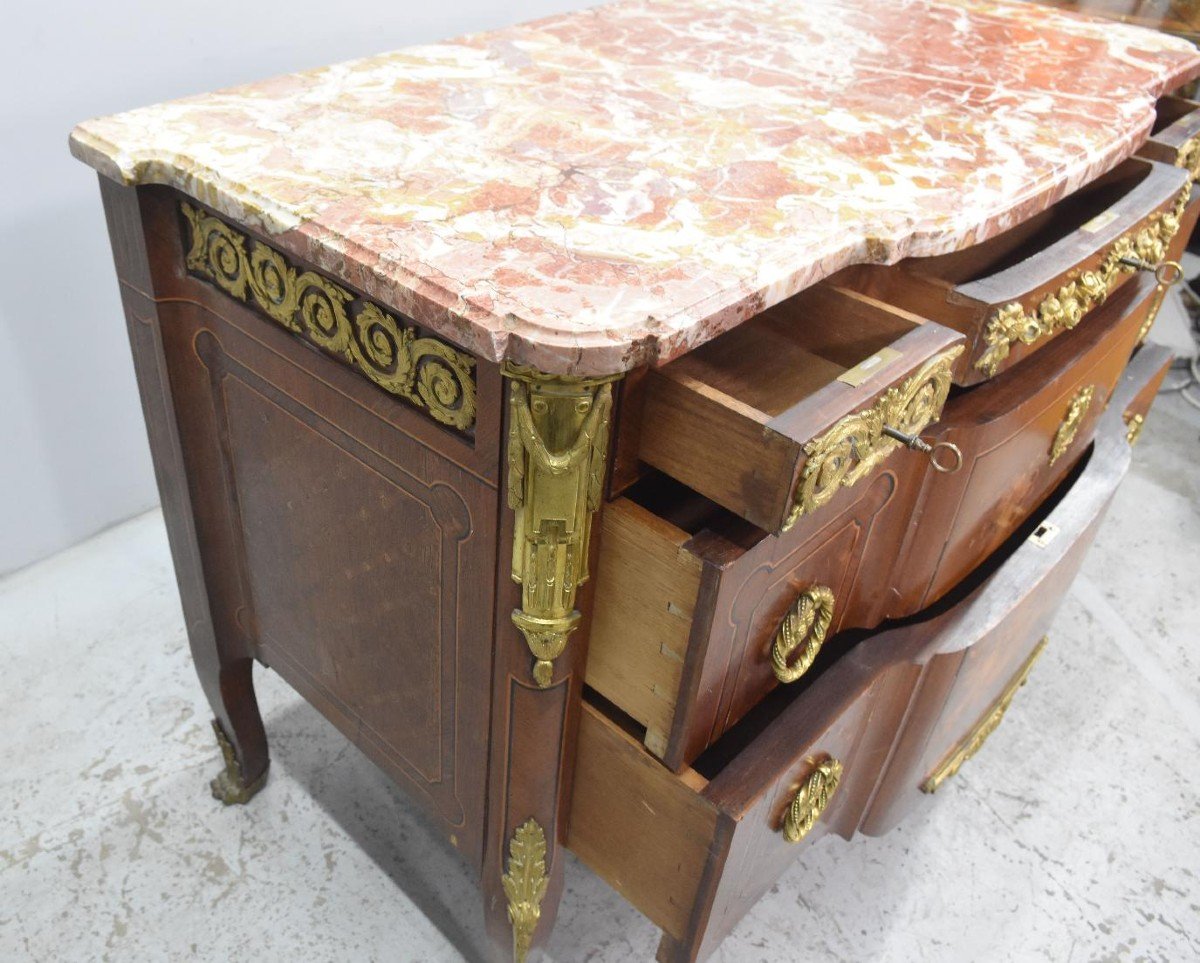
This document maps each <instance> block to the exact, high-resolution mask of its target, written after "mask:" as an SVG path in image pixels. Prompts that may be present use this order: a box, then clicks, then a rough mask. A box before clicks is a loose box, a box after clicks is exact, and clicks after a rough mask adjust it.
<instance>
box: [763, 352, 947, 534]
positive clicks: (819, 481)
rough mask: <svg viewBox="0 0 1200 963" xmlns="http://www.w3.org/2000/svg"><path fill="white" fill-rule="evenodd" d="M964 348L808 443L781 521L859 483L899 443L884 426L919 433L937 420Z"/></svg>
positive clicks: (788, 523) (786, 526) (793, 519)
mask: <svg viewBox="0 0 1200 963" xmlns="http://www.w3.org/2000/svg"><path fill="white" fill-rule="evenodd" d="M964 350H965V349H964V348H963V346H962V345H959V346H957V347H954V348H951V349H950V350H949V351H943V352H942V353H941V354H937V355H934V357H932V358H930V359H929V360H928V361H926V362H925V364H923V365H922V366H921V367H920V368H919V369H918V370H917V372H916V373H915V374H913V375H911V376H910V377H909V378H907V379H906V380H905V381H904V382H903V383H901V384H900V385H897V386H895V387H892V388H889V389H888V390H887V391H885V392H884V393H883V394H882V395H880V396H879V397H878V398H877V399H876V400H875V403H874V404H873V405H872V406H871V407H870V408H867V409H866V410H865V411H860V412H857V413H855V414H852V415H847V416H846V417H845V418H843V419H842V420H841V421H839V422H838V423H837V424H835V425H834V426H833V427H832V428H830V429H829V431H827V432H825V434H823V435H821V436H820V437H819V438H814V439H813V440H812V441H810V442H809V443H808V444H806V445H805V446H804V452H805V454H806V455H807V456H808V457H807V459H805V462H804V468H803V469H802V470H801V472H800V479H799V481H798V482H797V483H796V491H795V494H794V495H793V497H792V510H791V512H790V514H789V515H788V518H787V521H786V522H785V523H784V525H783V530H784V531H785V532H786V531H787V530H788V529H790V528H791V527H792V526H793V525H795V524H796V522H797V521H798V520H799V519H800V518H801V517H802V516H804V515H809V514H811V513H812V512H815V511H816V510H817V509H818V508H820V507H821V506H822V505H825V504H826V503H828V502H829V501H830V499H832V498H833V496H834V495H836V494H837V493H838V489H840V488H849V487H850V486H852V485H855V484H857V483H858V482H859V481H861V480H862V479H863V478H864V477H866V476H867V475H868V474H870V473H871V472H872V471H873V470H874V469H875V467H876V466H877V465H878V464H879V463H880V462H882V461H883V460H884V459H885V458H886V457H887V456H888V455H890V454H891V453H892V452H893V451H895V450H896V449H897V448H899V447H901V444H900V442H898V441H896V440H895V439H894V438H891V437H889V436H888V435H886V434H884V431H883V429H884V428H892V429H895V430H898V431H900V432H902V433H904V434H906V435H917V434H919V433H920V432H921V431H922V430H923V429H924V428H925V427H926V426H927V425H929V424H930V423H931V422H934V421H936V420H937V419H938V417H939V416H940V415H941V413H942V408H943V406H944V405H945V404H946V396H947V395H948V394H949V393H950V373H951V368H952V367H953V364H954V359H955V358H957V357H958V356H959V355H960V354H962V353H963V351H964Z"/></svg>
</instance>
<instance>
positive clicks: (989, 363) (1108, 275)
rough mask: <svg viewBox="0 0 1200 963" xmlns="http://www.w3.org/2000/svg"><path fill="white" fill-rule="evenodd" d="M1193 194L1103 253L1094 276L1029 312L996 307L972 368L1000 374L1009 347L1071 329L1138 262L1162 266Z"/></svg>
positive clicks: (1086, 274)
mask: <svg viewBox="0 0 1200 963" xmlns="http://www.w3.org/2000/svg"><path fill="white" fill-rule="evenodd" d="M1191 191H1192V185H1191V183H1190V182H1189V183H1188V185H1187V187H1185V188H1184V189H1183V190H1182V191H1181V192H1180V193H1179V195H1178V197H1176V198H1175V203H1174V205H1172V207H1171V209H1170V210H1169V211H1163V212H1162V213H1161V214H1156V215H1155V216H1154V217H1152V218H1151V219H1150V223H1148V224H1147V225H1146V226H1145V227H1144V228H1142V229H1141V230H1140V231H1138V232H1137V233H1136V234H1126V235H1123V236H1122V237H1119V238H1117V240H1115V241H1114V242H1113V243H1112V246H1111V247H1110V248H1109V249H1108V250H1107V251H1105V252H1104V257H1103V258H1102V259H1101V261H1100V264H1099V266H1098V267H1097V268H1096V269H1095V270H1094V271H1084V272H1083V273H1082V274H1080V275H1079V276H1078V277H1077V278H1075V279H1074V280H1072V281H1069V282H1068V283H1066V284H1064V285H1062V286H1061V287H1060V288H1059V289H1058V290H1057V291H1054V292H1052V293H1050V294H1047V295H1046V296H1045V297H1044V298H1042V300H1041V301H1039V302H1038V303H1037V306H1036V307H1034V308H1031V309H1030V310H1028V311H1027V310H1026V309H1025V307H1024V306H1023V305H1022V304H1021V303H1020V302H1019V301H1013V302H1012V303H1010V304H1006V305H1004V307H1002V308H1000V309H999V310H998V311H997V312H996V313H995V314H994V315H993V316H992V317H991V319H990V320H989V321H988V323H987V327H986V329H985V330H984V334H983V338H984V342H985V343H986V344H987V350H986V351H984V352H983V354H981V355H980V356H979V359H978V360H977V361H976V362H975V367H976V369H978V370H979V371H982V372H983V373H984V374H985V375H987V376H988V377H989V378H990V377H992V376H993V375H995V374H996V372H997V371H999V370H1000V365H1001V364H1002V363H1003V362H1004V359H1005V358H1007V357H1008V355H1009V352H1010V351H1012V347H1013V345H1015V344H1017V343H1018V342H1020V343H1021V344H1033V343H1034V342H1036V341H1040V340H1042V339H1043V338H1048V337H1051V336H1052V335H1055V334H1059V333H1061V332H1063V331H1069V330H1071V329H1072V328H1074V327H1075V325H1077V324H1078V323H1079V322H1080V321H1081V320H1083V316H1084V315H1085V314H1087V313H1088V312H1089V311H1091V310H1092V309H1093V308H1095V307H1097V306H1098V305H1100V304H1103V303H1104V301H1105V300H1106V299H1107V298H1108V294H1109V291H1110V290H1112V287H1113V285H1114V283H1115V282H1116V280H1117V278H1118V277H1120V276H1121V275H1122V274H1132V273H1133V272H1134V271H1137V270H1138V267H1137V264H1138V263H1141V264H1142V265H1145V266H1149V267H1155V266H1158V265H1160V264H1161V263H1162V261H1163V259H1164V258H1165V257H1166V256H1167V247H1168V246H1169V245H1170V243H1171V239H1172V238H1173V237H1174V236H1175V233H1176V232H1177V231H1178V230H1179V219H1180V218H1181V217H1182V216H1183V211H1184V208H1186V207H1187V202H1188V199H1189V198H1190V197H1191Z"/></svg>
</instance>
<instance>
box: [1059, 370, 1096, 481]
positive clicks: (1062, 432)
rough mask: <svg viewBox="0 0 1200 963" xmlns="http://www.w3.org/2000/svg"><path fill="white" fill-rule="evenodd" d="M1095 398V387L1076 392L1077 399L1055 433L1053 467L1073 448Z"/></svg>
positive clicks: (1088, 386)
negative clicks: (1072, 444)
mask: <svg viewBox="0 0 1200 963" xmlns="http://www.w3.org/2000/svg"><path fill="white" fill-rule="evenodd" d="M1095 397H1096V386H1095V385H1085V386H1084V387H1082V388H1080V389H1079V390H1078V391H1077V392H1075V397H1074V398H1072V399H1071V401H1070V403H1069V404H1068V405H1067V413H1066V414H1065V415H1063V420H1062V424H1061V425H1059V426H1058V431H1056V432H1055V433H1054V441H1053V442H1051V444H1050V464H1051V465H1053V464H1054V463H1055V462H1056V461H1058V460H1059V459H1060V458H1061V457H1062V456H1063V455H1065V454H1066V453H1067V449H1068V448H1070V447H1071V443H1072V442H1073V441H1074V440H1075V436H1076V435H1077V434H1079V426H1080V425H1081V424H1082V423H1083V418H1084V416H1085V415H1086V414H1087V412H1088V409H1089V408H1090V407H1091V406H1092V399H1093V398H1095Z"/></svg>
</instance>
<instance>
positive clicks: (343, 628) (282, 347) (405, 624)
mask: <svg viewBox="0 0 1200 963" xmlns="http://www.w3.org/2000/svg"><path fill="white" fill-rule="evenodd" d="M139 198H140V202H141V205H140V206H141V213H142V218H143V225H144V230H145V232H146V236H147V238H148V241H149V247H148V256H149V258H150V261H151V265H150V268H151V272H152V275H153V277H154V284H155V291H154V300H153V303H154V310H155V319H156V325H155V330H156V331H157V332H158V335H159V337H161V340H162V353H163V358H164V365H165V369H166V373H167V377H168V379H169V382H170V387H171V395H172V400H171V403H172V406H173V412H172V418H173V421H174V423H175V425H176V426H177V430H178V433H179V439H180V442H179V443H180V452H181V459H182V462H183V466H184V472H185V474H186V485H187V488H188V492H189V496H190V512H189V514H190V518H189V519H188V524H189V525H191V526H192V527H193V529H194V532H195V544H196V546H197V552H198V554H199V557H200V559H201V562H202V569H203V572H204V583H205V594H206V597H207V598H206V601H207V604H208V606H209V608H210V610H211V612H212V619H213V625H214V632H215V634H216V636H217V637H218V638H221V639H225V640H237V643H236V644H238V645H240V646H242V647H243V650H244V651H245V652H247V653H249V654H253V655H256V656H257V657H258V658H260V659H261V660H262V661H264V662H266V663H268V664H269V665H271V667H272V668H273V669H275V670H276V671H278V672H279V673H280V675H282V676H283V677H284V678H285V679H287V680H288V681H289V683H291V684H292V685H293V686H294V687H295V688H296V689H297V690H298V691H300V692H301V693H302V694H303V695H304V696H305V697H306V698H307V699H308V701H309V702H311V703H312V704H313V705H315V706H316V707H317V708H318V709H320V711H321V712H322V713H323V714H325V715H326V716H327V717H328V718H329V719H330V720H331V721H333V722H334V724H335V725H337V726H338V727H339V728H340V729H341V730H342V731H343V732H344V733H345V734H346V735H347V737H348V738H350V739H351V741H353V742H354V743H355V744H356V745H358V746H359V747H360V748H361V749H363V751H365V752H366V753H367V754H368V755H369V756H371V758H373V759H374V760H375V761H376V762H377V763H378V764H379V765H380V766H381V767H382V768H383V769H384V770H385V771H386V772H387V773H388V774H389V775H390V776H391V777H392V778H393V779H395V780H396V781H397V782H398V783H400V784H401V785H403V786H405V787H406V788H408V789H409V790H410V791H411V792H412V793H413V795H414V797H415V798H417V799H419V800H421V801H422V802H423V803H424V804H425V805H426V807H427V808H428V810H429V811H430V812H431V814H432V815H433V816H434V817H435V818H437V819H438V820H439V821H440V824H441V825H442V827H443V828H444V831H445V833H446V835H447V836H448V837H449V839H450V840H451V842H452V843H453V844H454V845H455V846H457V847H458V848H459V849H460V851H462V852H463V854H464V855H465V856H466V857H467V859H468V860H469V861H471V862H473V863H474V864H475V865H476V866H478V865H479V864H480V862H481V861H482V855H483V851H482V848H483V835H484V819H485V813H486V807H485V803H484V793H485V788H486V772H487V752H488V744H487V718H488V709H489V705H490V701H491V677H490V673H489V670H488V667H489V666H490V664H491V658H492V655H491V653H492V647H491V634H492V629H491V623H492V617H493V613H494V611H495V608H494V590H495V571H496V540H497V537H498V521H497V509H498V504H497V497H498V496H497V479H498V455H497V452H498V450H499V419H500V412H499V408H500V397H499V388H500V378H499V372H498V370H497V369H496V368H495V366H492V365H486V364H483V365H480V366H479V367H478V369H477V371H476V375H477V380H478V385H479V390H480V393H481V395H482V396H484V403H483V405H482V406H481V410H480V414H479V418H478V422H477V426H476V435H475V437H465V436H464V435H462V434H460V433H458V432H456V431H454V430H452V429H451V428H450V427H444V426H441V425H438V424H436V423H435V422H434V421H432V420H431V419H430V418H429V417H428V414H427V413H426V412H424V411H422V410H420V409H418V408H415V407H414V406H413V405H411V404H410V403H409V402H407V401H406V400H405V399H402V398H398V397H392V396H389V395H388V394H386V393H385V392H383V391H381V390H380V389H379V388H378V386H376V385H375V384H373V383H372V382H370V381H368V380H367V379H366V378H364V377H363V376H362V375H361V374H358V373H356V372H355V371H353V370H351V369H350V368H348V367H345V366H344V365H342V364H340V363H338V362H337V361H336V360H335V359H332V358H330V357H328V356H326V355H325V354H323V353H322V352H320V351H318V350H316V349H315V348H314V347H313V346H311V345H309V344H307V343H305V341H304V340H302V339H300V338H298V337H296V336H294V335H293V334H292V333H290V332H289V331H287V330H285V329H284V328H282V327H280V326H278V325H276V324H275V323H274V322H272V321H270V320H268V319H264V318H263V317H261V316H260V315H259V314H258V313H256V312H255V311H253V310H252V309H251V307H248V306H246V305H243V304H241V303H239V302H238V301H237V300H236V299H234V298H232V297H230V296H228V295H227V294H226V293H225V292H223V291H221V290H219V289H217V288H216V287H214V286H213V285H212V284H209V283H206V282H205V281H203V280H202V279H198V278H196V277H193V276H190V275H188V274H187V273H186V271H185V270H184V254H185V252H184V251H183V249H182V247H181V242H182V239H183V236H184V235H183V233H182V232H181V230H180V225H179V220H178V211H177V206H178V201H177V195H174V194H173V193H172V192H168V191H163V190H160V189H148V190H145V191H143V192H141V193H140V194H139ZM156 455H157V453H156ZM224 644H230V643H228V642H226V643H224Z"/></svg>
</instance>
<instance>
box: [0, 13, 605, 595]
mask: <svg viewBox="0 0 1200 963" xmlns="http://www.w3.org/2000/svg"><path fill="white" fill-rule="evenodd" d="M588 5H589V4H588V3H586V2H579V0H515V2H512V0H509V2H501V0H453V2H441V3H414V2H412V0H405V2H402V3H399V4H398V3H395V2H394V0H393V2H380V0H350V2H340V3H331V2H329V0H321V2H314V0H287V2H285V0H253V2H248V3H239V4H230V5H228V6H218V7H208V6H204V5H200V4H182V3H162V2H161V0H156V2H153V3H151V2H148V0H127V2H125V3H118V4H96V3H88V2H83V0H75V2H71V0H46V2H42V3H32V4H31V3H25V4H14V5H12V6H10V7H9V8H8V9H9V13H8V14H6V15H5V17H4V25H5V34H6V37H5V40H6V43H5V47H6V50H5V57H4V58H3V60H2V62H0V118H2V120H0V125H2V126H0V130H2V131H3V132H4V142H3V144H0V165H3V167H2V170H0V292H2V295H0V574H3V573H4V572H7V571H11V570H13V569H15V568H19V567H21V566H23V565H25V564H28V563H29V562H31V561H34V560H36V559H38V558H42V557H44V556H46V555H49V554H51V553H53V552H55V551H58V550H59V549H61V548H64V547H66V546H68V545H71V544H73V543H75V542H77V541H79V540H81V539H83V538H86V537H87V536H88V535H91V534H92V533H94V532H97V531H99V530H100V529H102V528H105V527H107V526H109V525H111V524H113V523H115V522H118V521H120V520H122V519H124V518H128V517H129V516H131V515H134V514H137V513H138V512H141V511H144V510H145V509H148V508H150V507H152V506H153V505H154V504H155V503H156V502H157V500H158V495H157V493H156V491H155V487H154V477H153V474H152V471H151V467H150V455H149V451H148V449H147V446H146V439H145V432H144V430H143V427H142V418H141V411H140V408H139V405H138V400H137V391H136V387H135V385H134V379H133V369H132V365H131V363H130V360H129V350H128V347H127V345H126V341H125V333H124V320H123V318H122V315H121V308H120V303H119V300H118V295H117V285H116V281H115V280H114V275H113V269H112V260H111V257H110V254H109V249H108V240H107V237H106V235H105V230H104V217H103V213H102V211H101V208H100V201H99V192H98V189H97V185H96V178H95V175H94V174H93V172H92V171H91V170H90V169H88V168H87V167H85V166H84V165H82V164H80V163H79V162H78V161H75V160H74V159H73V158H71V157H70V155H69V154H68V152H67V133H68V131H69V130H70V129H71V127H72V126H73V125H74V124H75V123H77V122H78V121H80V120H83V119H85V118H87V117H92V116H96V115H99V114H107V113H113V112H115V111H119V110H126V109H129V108H132V107H138V106H141V105H144V104H148V103H153V102H155V101H159V100H166V99H169V98H172V97H181V96H184V95H186V94H192V93H200V92H203V91H207V90H212V89H214V88H216V87H225V86H230V85H232V84H237V83H244V82H246V81H250V80H256V79H259V78H262V77H269V76H271V75H273V74H278V73H284V72H287V71H292V70H301V69H304V68H308V67H316V66H320V65H322V64H326V63H332V62H335V61H338V60H345V59H348V58H351V57H358V56H364V55H367V54H373V53H379V52H381V51H385V50H390V49H394V48H396V47H401V46H406V45H408V44H413V43H427V42H431V41H436V40H442V39H445V38H447V37H452V36H455V35H457V34H461V33H467V32H471V31H476V30H485V29H489V28H492V27H498V26H503V25H505V24H509V23H517V22H520V21H523V20H529V19H533V18H535V17H540V16H545V15H548V14H551V13H556V12H559V11H563V10H569V9H576V8H579V7H584V6H588Z"/></svg>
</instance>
